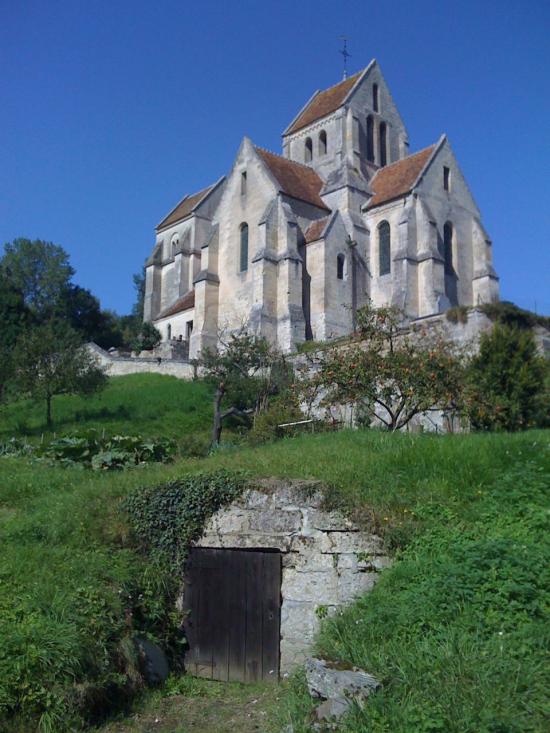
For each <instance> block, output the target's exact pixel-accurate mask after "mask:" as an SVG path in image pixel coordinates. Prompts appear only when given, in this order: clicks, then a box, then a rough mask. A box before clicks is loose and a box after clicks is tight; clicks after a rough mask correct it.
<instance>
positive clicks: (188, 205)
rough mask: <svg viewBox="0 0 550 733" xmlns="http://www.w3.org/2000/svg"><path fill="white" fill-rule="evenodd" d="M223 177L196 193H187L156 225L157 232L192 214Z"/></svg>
mask: <svg viewBox="0 0 550 733" xmlns="http://www.w3.org/2000/svg"><path fill="white" fill-rule="evenodd" d="M224 178H225V176H222V177H221V178H218V180H217V181H214V183H212V184H210V186H206V188H201V189H200V190H199V191H197V192H196V193H187V194H185V196H184V197H183V198H182V199H181V200H180V201H179V202H178V203H177V204H176V205H175V206H174V208H173V209H171V210H170V211H169V212H168V214H166V216H165V217H164V218H163V219H161V221H160V223H159V224H157V227H156V229H157V231H159V230H160V229H166V227H168V226H170V225H172V224H176V222H178V221H181V220H182V219H185V217H186V216H189V214H192V213H193V211H195V209H196V208H197V207H198V206H200V204H201V203H202V202H203V201H204V200H205V199H206V198H207V197H208V196H209V195H210V194H211V193H212V191H213V190H214V189H215V188H216V187H217V186H218V185H219V184H220V183H221V182H222V181H223V179H224Z"/></svg>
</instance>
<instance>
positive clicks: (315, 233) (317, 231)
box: [305, 216, 329, 244]
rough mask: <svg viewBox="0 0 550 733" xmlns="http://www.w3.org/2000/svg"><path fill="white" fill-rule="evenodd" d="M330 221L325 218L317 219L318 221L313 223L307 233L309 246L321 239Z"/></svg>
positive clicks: (306, 237)
mask: <svg viewBox="0 0 550 733" xmlns="http://www.w3.org/2000/svg"><path fill="white" fill-rule="evenodd" d="M328 219H329V217H328V216H325V217H323V218H322V219H317V221H313V222H311V224H310V225H309V226H308V228H307V229H306V233H305V242H306V244H309V243H310V242H315V241H316V240H317V239H319V238H320V236H321V234H322V233H323V229H324V228H325V227H326V225H327V221H328Z"/></svg>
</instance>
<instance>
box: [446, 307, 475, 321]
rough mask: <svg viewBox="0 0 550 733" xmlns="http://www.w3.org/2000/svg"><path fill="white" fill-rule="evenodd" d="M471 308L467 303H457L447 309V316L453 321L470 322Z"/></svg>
mask: <svg viewBox="0 0 550 733" xmlns="http://www.w3.org/2000/svg"><path fill="white" fill-rule="evenodd" d="M469 312H470V308H469V307H468V306H466V305H455V306H453V307H452V308H448V309H447V310H446V311H445V317H446V319H447V320H448V321H450V322H451V323H468V313H469Z"/></svg>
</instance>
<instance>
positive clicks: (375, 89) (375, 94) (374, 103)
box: [372, 84, 378, 112]
mask: <svg viewBox="0 0 550 733" xmlns="http://www.w3.org/2000/svg"><path fill="white" fill-rule="evenodd" d="M372 108H373V110H374V111H375V112H378V84H373V85H372Z"/></svg>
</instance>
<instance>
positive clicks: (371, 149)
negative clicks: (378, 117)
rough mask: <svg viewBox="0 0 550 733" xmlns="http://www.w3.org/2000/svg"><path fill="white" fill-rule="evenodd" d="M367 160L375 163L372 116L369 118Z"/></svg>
mask: <svg viewBox="0 0 550 733" xmlns="http://www.w3.org/2000/svg"><path fill="white" fill-rule="evenodd" d="M367 160H370V162H371V163H374V120H373V118H372V115H369V116H368V117H367Z"/></svg>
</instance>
